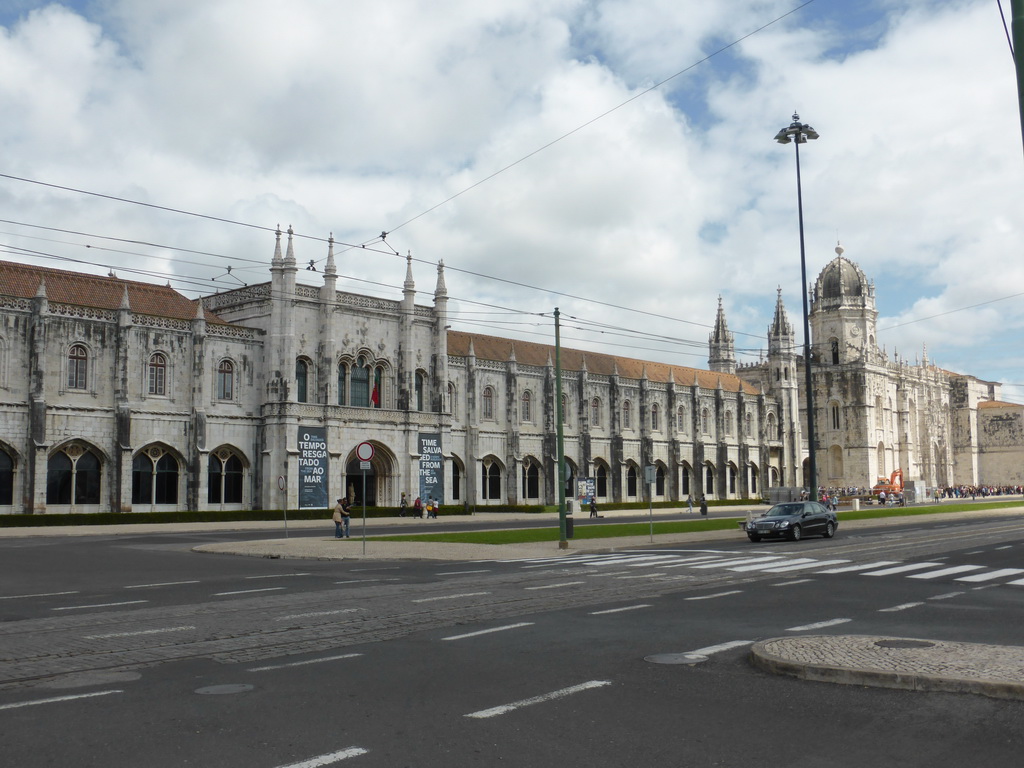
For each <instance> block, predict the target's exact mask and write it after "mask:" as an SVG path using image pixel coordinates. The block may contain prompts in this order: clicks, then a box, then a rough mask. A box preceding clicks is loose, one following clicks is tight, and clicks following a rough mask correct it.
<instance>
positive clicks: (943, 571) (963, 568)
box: [907, 565, 985, 579]
mask: <svg viewBox="0 0 1024 768" xmlns="http://www.w3.org/2000/svg"><path fill="white" fill-rule="evenodd" d="M984 567H985V566H983V565H954V566H952V567H950V568H940V569H939V570H937V571H928V573H914V574H911V575H910V576H908V577H907V578H909V579H938V578H940V577H942V576H949V575H950V574H953V573H965V572H967V571H980V570H981V569H982V568H984Z"/></svg>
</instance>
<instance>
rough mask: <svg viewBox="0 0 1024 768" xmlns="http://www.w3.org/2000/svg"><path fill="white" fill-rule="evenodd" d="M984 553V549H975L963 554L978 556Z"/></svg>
mask: <svg viewBox="0 0 1024 768" xmlns="http://www.w3.org/2000/svg"><path fill="white" fill-rule="evenodd" d="M984 551H985V550H984V549H975V550H972V551H970V552H964V554H965V555H980V554H981V553H982V552H984Z"/></svg>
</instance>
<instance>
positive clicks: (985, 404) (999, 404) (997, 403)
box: [978, 400, 1024, 409]
mask: <svg viewBox="0 0 1024 768" xmlns="http://www.w3.org/2000/svg"><path fill="white" fill-rule="evenodd" d="M1021 407H1024V406H1022V405H1021V404H1020V403H1007V402H1004V401H1002V400H981V401H979V402H978V408H979V409H981V408H1021Z"/></svg>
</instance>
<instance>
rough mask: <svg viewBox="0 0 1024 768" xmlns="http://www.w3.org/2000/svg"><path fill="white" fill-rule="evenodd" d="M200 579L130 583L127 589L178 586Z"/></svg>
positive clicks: (195, 582)
mask: <svg viewBox="0 0 1024 768" xmlns="http://www.w3.org/2000/svg"><path fill="white" fill-rule="evenodd" d="M198 583H199V580H198V579H195V580H192V581H162V582H160V583H159V584H129V585H128V586H127V587H125V589H146V588H147V587H176V586H178V585H180V584H198Z"/></svg>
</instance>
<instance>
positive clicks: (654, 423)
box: [651, 403, 661, 432]
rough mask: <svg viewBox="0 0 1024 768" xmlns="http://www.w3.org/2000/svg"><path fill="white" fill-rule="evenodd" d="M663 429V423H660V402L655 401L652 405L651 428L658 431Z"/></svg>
mask: <svg viewBox="0 0 1024 768" xmlns="http://www.w3.org/2000/svg"><path fill="white" fill-rule="evenodd" d="M659 429H661V425H660V424H659V423H658V404H657V403H655V404H654V405H652V406H651V430H652V431H655V432H656V431H658V430H659Z"/></svg>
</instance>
